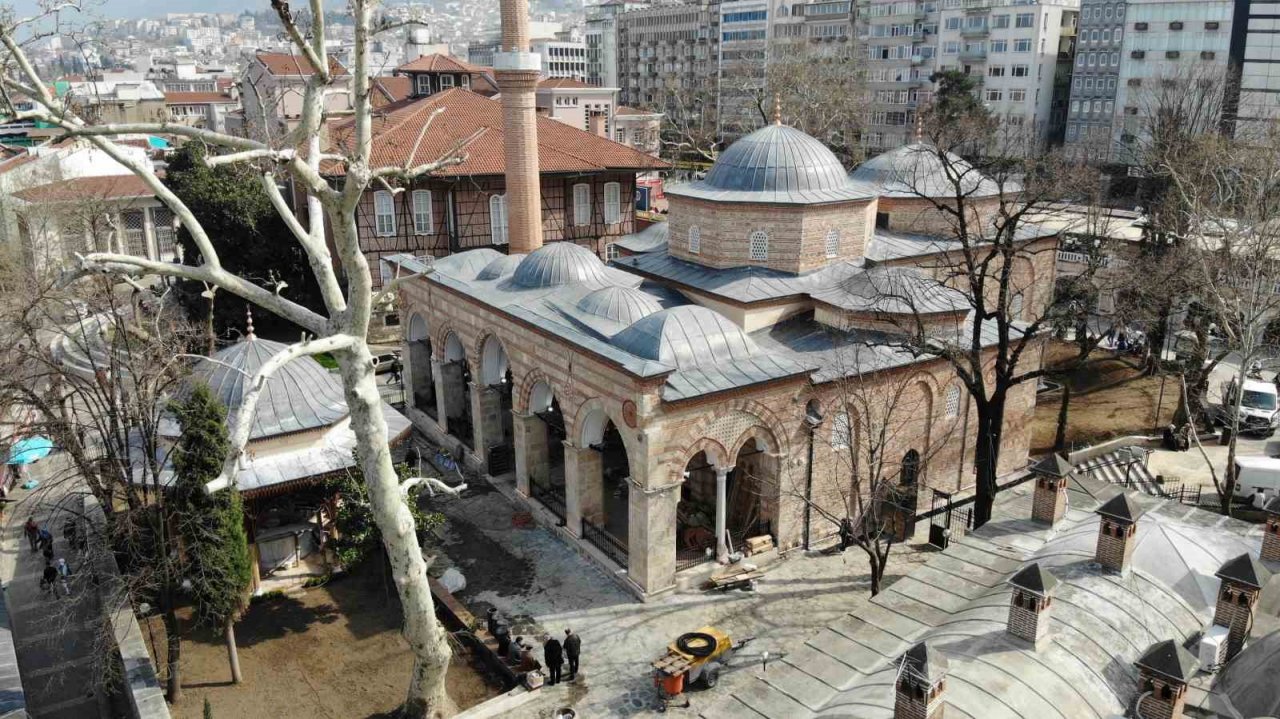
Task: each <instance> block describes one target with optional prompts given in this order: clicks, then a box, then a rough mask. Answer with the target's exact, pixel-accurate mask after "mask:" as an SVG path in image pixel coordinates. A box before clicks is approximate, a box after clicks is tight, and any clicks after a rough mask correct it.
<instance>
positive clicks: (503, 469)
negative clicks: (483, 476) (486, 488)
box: [488, 444, 516, 477]
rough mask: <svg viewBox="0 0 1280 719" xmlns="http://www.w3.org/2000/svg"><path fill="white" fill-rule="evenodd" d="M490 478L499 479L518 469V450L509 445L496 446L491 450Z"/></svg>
mask: <svg viewBox="0 0 1280 719" xmlns="http://www.w3.org/2000/svg"><path fill="white" fill-rule="evenodd" d="M488 459H489V465H488V466H489V476H491V477H498V476H500V475H503V474H506V473H508V472H514V471H515V469H516V448H515V447H513V446H511V445H509V444H495V445H493V446H492V447H490V448H489V457H488Z"/></svg>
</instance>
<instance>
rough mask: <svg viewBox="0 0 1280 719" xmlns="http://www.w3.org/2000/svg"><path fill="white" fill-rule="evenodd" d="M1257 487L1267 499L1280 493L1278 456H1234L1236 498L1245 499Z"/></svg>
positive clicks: (1254, 492)
mask: <svg viewBox="0 0 1280 719" xmlns="http://www.w3.org/2000/svg"><path fill="white" fill-rule="evenodd" d="M1259 489H1261V490H1262V493H1263V494H1265V495H1267V498H1268V499H1270V498H1271V497H1274V496H1276V495H1277V494H1280V458H1277V457H1255V456H1248V457H1236V487H1235V497H1236V499H1242V500H1247V499H1249V498H1250V497H1252V496H1253V495H1254V494H1256V493H1257V491H1258V490H1259Z"/></svg>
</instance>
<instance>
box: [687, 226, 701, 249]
mask: <svg viewBox="0 0 1280 719" xmlns="http://www.w3.org/2000/svg"><path fill="white" fill-rule="evenodd" d="M699 252H702V230H699V229H698V226H697V225H694V226H693V227H690V228H689V254H693V255H696V254H698V253H699Z"/></svg>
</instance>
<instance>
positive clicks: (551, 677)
mask: <svg viewBox="0 0 1280 719" xmlns="http://www.w3.org/2000/svg"><path fill="white" fill-rule="evenodd" d="M542 658H543V660H544V662H545V663H546V665H547V677H548V681H547V683H548V684H550V685H551V686H555V685H557V684H559V683H560V671H561V669H562V667H563V665H564V649H563V648H562V647H561V646H560V640H559V639H556V638H555V637H552V636H548V637H547V643H546V644H543V645H542Z"/></svg>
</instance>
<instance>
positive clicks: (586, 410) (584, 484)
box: [565, 401, 631, 567]
mask: <svg viewBox="0 0 1280 719" xmlns="http://www.w3.org/2000/svg"><path fill="white" fill-rule="evenodd" d="M565 491H566V495H567V497H566V498H567V500H568V502H567V505H568V511H567V515H568V516H567V518H566V520H567V523H568V526H569V528H570V531H574V530H575V529H576V530H577V533H578V535H579V536H581V537H582V538H584V539H586V540H588V541H590V542H591V543H592V544H594V545H596V546H597V548H599V549H600V550H601V551H603V552H605V553H606V554H608V555H609V556H610V557H611V558H612V559H613V560H614V561H616V562H617V563H618V564H620V565H622V566H623V567H626V566H628V562H627V554H628V547H629V542H630V521H631V519H630V514H631V462H630V458H629V456H628V453H627V447H626V443H625V441H624V440H623V438H622V434H621V432H619V430H618V426H617V425H616V424H615V423H614V421H613V419H612V418H611V417H610V416H609V414H608V413H607V412H606V411H605V410H604V407H603V406H602V404H601V403H600V402H598V401H593V402H588V403H587V404H586V405H585V406H584V407H583V409H582V410H580V412H579V420H578V422H577V424H576V426H575V432H574V435H573V442H572V444H571V445H566V447H565Z"/></svg>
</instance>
